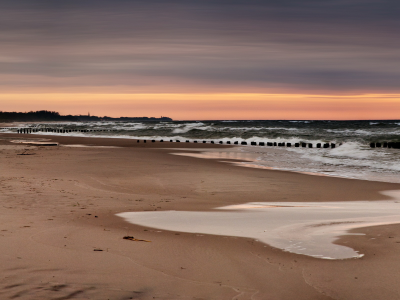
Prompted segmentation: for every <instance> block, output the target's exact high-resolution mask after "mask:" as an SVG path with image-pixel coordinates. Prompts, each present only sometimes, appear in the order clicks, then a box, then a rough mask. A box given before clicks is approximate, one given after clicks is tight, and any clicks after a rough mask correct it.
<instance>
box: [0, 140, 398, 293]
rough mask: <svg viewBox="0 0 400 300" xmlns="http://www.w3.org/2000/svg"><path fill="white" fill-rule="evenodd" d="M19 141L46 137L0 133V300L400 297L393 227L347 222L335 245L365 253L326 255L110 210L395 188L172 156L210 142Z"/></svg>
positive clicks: (348, 197) (361, 196)
mask: <svg viewBox="0 0 400 300" xmlns="http://www.w3.org/2000/svg"><path fill="white" fill-rule="evenodd" d="M16 138H18V139H23V138H29V139H32V138H44V137H39V136H37V137H36V136H34V135H11V134H2V135H0V170H1V173H0V201H1V207H0V239H1V243H0V268H1V274H2V276H1V278H0V298H1V299H9V298H13V299H400V288H399V287H398V284H397V283H398V282H399V280H400V272H398V270H399V269H400V256H399V252H400V234H399V233H398V232H400V231H399V230H400V225H390V226H376V227H369V228H362V229H353V230H352V232H356V233H364V234H365V235H360V236H358V235H357V236H354V235H348V236H342V237H341V238H340V239H339V240H338V241H337V243H339V244H342V245H348V246H350V247H352V248H353V249H355V250H358V251H360V252H361V253H364V254H365V256H364V257H362V258H360V259H347V260H333V261H327V260H321V259H317V258H312V257H309V256H304V255H297V254H291V253H287V252H283V251H281V250H279V249H275V248H272V247H269V246H268V245H265V244H263V243H260V242H256V241H254V240H252V239H246V238H236V237H224V236H213V235H202V234H190V233H181V232H170V231H161V230H156V229H151V228H145V227H141V226H136V225H132V224H129V223H127V222H125V221H123V220H122V219H121V218H119V217H117V216H115V214H117V213H120V212H126V211H154V210H185V211H210V210H212V209H213V208H215V207H221V206H227V205H234V204H242V203H247V202H260V201H263V202H265V201H271V202H312V201H354V200H386V199H388V197H385V196H383V195H381V194H379V191H383V190H396V189H400V185H399V184H391V183H382V182H369V181H361V180H349V179H342V178H330V177H319V176H311V175H305V174H298V173H290V172H283V171H273V170H263V169H252V168H244V167H239V166H237V165H233V164H229V163H222V162H219V161H218V160H213V159H207V160H206V159H199V158H194V157H186V156H177V155H171V154H169V153H171V152H174V153H176V152H177V151H178V150H176V149H175V148H177V147H178V148H187V150H186V151H190V148H210V147H211V145H210V144H207V145H204V144H186V143H168V142H164V143H149V142H148V143H146V144H144V143H136V141H133V140H119V139H100V138H98V139H97V138H96V139H91V138H90V139H87V138H69V137H45V138H51V141H53V142H58V143H60V145H91V146H97V147H63V146H59V147H45V146H43V147H37V146H27V145H21V144H13V143H11V142H10V141H11V140H14V139H16ZM99 146H101V147H99ZM111 146H117V147H119V148H107V147H111ZM213 147H215V148H221V147H226V146H220V145H215V146H213ZM165 148H167V149H165ZM19 154H28V155H19ZM124 236H133V237H135V238H136V239H139V240H145V241H131V240H125V239H123V237H124ZM146 241H149V242H146Z"/></svg>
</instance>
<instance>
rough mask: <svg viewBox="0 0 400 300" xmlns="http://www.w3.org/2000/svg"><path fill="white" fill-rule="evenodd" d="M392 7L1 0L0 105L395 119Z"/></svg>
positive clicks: (203, 116) (247, 0) (238, 0)
mask: <svg viewBox="0 0 400 300" xmlns="http://www.w3.org/2000/svg"><path fill="white" fill-rule="evenodd" d="M399 15H400V3H399V2H398V0H296V1H295V0H280V1H276V0H274V1H272V0H263V1H262V0H229V1H228V0H212V1H211V0H197V1H194V0H172V1H170V0H164V1H161V0H158V1H154V0H143V1H137V0H108V1H106V0H68V1H54V0H18V1H15V0H12V1H10V0H0V110H2V111H29V110H42V109H47V110H55V111H59V112H60V113H62V114H86V113H87V112H90V113H91V114H92V115H99V116H104V115H107V116H113V117H119V116H155V117H159V116H161V115H163V116H169V117H171V118H173V119H186V120H193V119H197V120H207V119H400V84H399V83H400V18H399V17H398V16H399Z"/></svg>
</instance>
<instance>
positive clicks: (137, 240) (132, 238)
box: [123, 235, 151, 243]
mask: <svg viewBox="0 0 400 300" xmlns="http://www.w3.org/2000/svg"><path fill="white" fill-rule="evenodd" d="M123 239H124V240H130V241H134V242H147V243H150V242H151V241H147V240H140V239H135V238H134V237H133V236H129V235H127V236H124V237H123Z"/></svg>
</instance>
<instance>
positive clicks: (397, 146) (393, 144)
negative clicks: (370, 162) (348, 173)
mask: <svg viewBox="0 0 400 300" xmlns="http://www.w3.org/2000/svg"><path fill="white" fill-rule="evenodd" d="M369 146H370V147H371V148H394V149H400V142H382V143H370V144H369Z"/></svg>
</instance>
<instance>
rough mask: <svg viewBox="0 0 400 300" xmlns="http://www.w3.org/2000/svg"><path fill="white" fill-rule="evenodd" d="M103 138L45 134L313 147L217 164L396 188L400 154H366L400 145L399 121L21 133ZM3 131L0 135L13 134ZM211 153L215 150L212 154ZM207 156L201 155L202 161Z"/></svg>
mask: <svg viewBox="0 0 400 300" xmlns="http://www.w3.org/2000/svg"><path fill="white" fill-rule="evenodd" d="M27 126H28V127H32V128H34V127H36V128H37V127H39V128H44V127H47V128H54V129H67V130H69V129H72V130H75V129H78V130H112V131H102V132H98V131H96V132H86V133H81V132H71V133H45V132H38V133H35V134H39V135H45V134H48V135H63V136H64V135H71V136H86V137H113V138H128V139H147V140H161V139H163V140H171V139H172V140H174V141H175V140H180V141H181V142H182V141H186V140H189V141H190V142H193V141H194V140H197V141H201V142H202V141H207V142H208V143H209V142H211V141H214V142H216V143H218V142H219V141H222V142H223V143H224V144H226V142H227V141H231V143H232V144H233V142H234V141H238V142H239V144H240V143H241V142H242V141H246V142H247V143H248V144H250V143H251V142H253V141H255V142H257V144H258V142H264V143H267V142H277V143H281V142H285V143H287V142H290V143H292V145H293V144H294V143H298V142H300V143H301V142H304V143H313V144H314V148H312V149H309V148H301V147H300V148H295V147H293V146H292V147H291V148H287V147H267V146H256V147H255V146H246V147H243V146H240V147H239V146H236V147H235V148H234V149H231V150H222V149H221V150H217V151H219V152H220V153H219V154H218V155H219V158H220V159H223V158H224V157H232V156H233V155H234V153H236V154H235V155H236V157H237V159H241V157H247V158H249V157H251V159H249V160H247V163H246V164H242V165H243V166H244V165H246V166H251V167H262V168H272V169H278V170H287V171H295V172H305V173H309V174H318V175H327V176H340V177H346V178H356V179H365V180H377V181H385V182H396V183H400V176H399V172H400V150H399V149H389V148H370V146H369V144H370V143H371V142H400V120H399V121H395V120H393V121H171V122H67V123H49V124H45V123H41V124H30V125H29V124H28V125H26V124H24V125H23V126H22V125H21V128H23V127H27ZM16 131H17V129H3V130H1V132H16ZM326 142H329V143H335V144H336V148H334V149H331V148H329V149H323V148H322V149H317V148H315V144H316V143H326ZM214 151H215V150H214ZM207 155H209V153H208V154H207V153H206V152H205V153H204V155H203V157H205V156H207Z"/></svg>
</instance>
